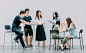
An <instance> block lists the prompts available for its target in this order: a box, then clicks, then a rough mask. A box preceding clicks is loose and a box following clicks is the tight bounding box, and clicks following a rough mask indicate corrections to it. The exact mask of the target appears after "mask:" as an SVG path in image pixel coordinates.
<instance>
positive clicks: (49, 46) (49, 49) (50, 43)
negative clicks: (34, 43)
mask: <svg viewBox="0 0 86 53" xmlns="http://www.w3.org/2000/svg"><path fill="white" fill-rule="evenodd" d="M50 48H51V39H50V46H49V50H50Z"/></svg>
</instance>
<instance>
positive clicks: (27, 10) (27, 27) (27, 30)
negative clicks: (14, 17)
mask: <svg viewBox="0 0 86 53" xmlns="http://www.w3.org/2000/svg"><path fill="white" fill-rule="evenodd" d="M25 13H26V16H24V18H23V20H25V21H27V22H30V23H31V22H32V18H31V16H29V9H28V8H26V9H25ZM23 27H24V31H25V40H26V44H27V46H28V47H33V45H32V44H31V43H32V39H33V30H32V27H31V25H26V24H23ZM28 33H29V36H30V44H29V45H28Z"/></svg>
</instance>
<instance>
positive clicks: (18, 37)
mask: <svg viewBox="0 0 86 53" xmlns="http://www.w3.org/2000/svg"><path fill="white" fill-rule="evenodd" d="M12 31H13V32H15V33H16V34H17V37H16V39H17V40H18V39H20V43H21V45H22V47H24V46H25V44H24V41H23V39H22V36H23V31H20V30H19V29H18V28H15V29H12Z"/></svg>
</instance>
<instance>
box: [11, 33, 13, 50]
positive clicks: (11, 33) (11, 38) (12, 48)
mask: <svg viewBox="0 0 86 53" xmlns="http://www.w3.org/2000/svg"><path fill="white" fill-rule="evenodd" d="M11 44H12V50H13V41H12V32H11Z"/></svg>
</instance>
